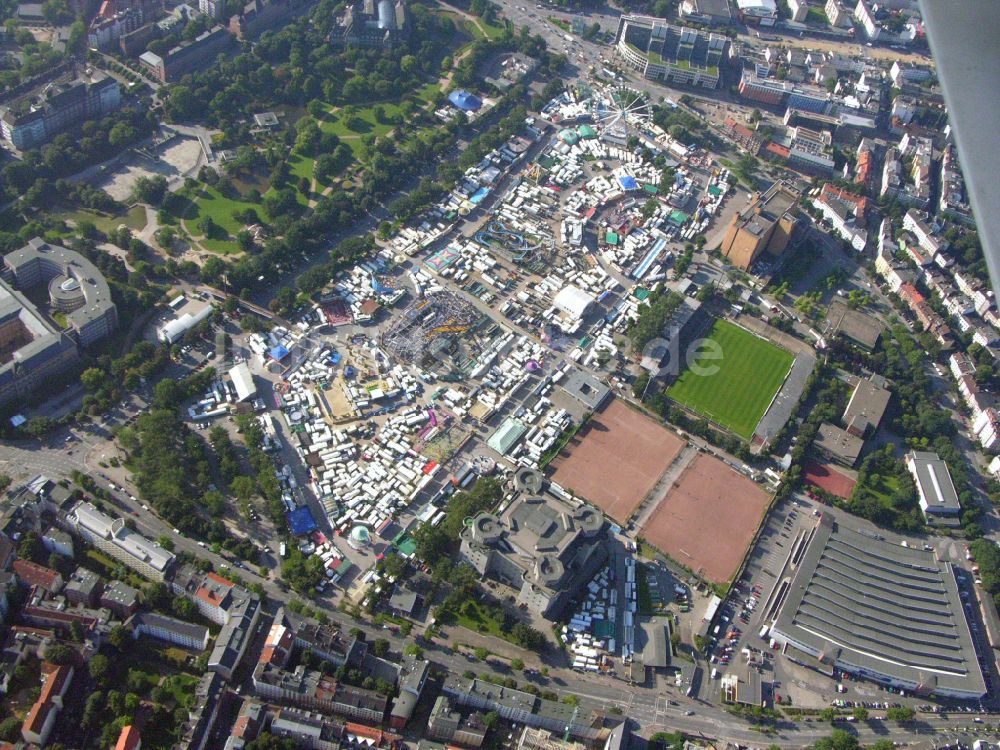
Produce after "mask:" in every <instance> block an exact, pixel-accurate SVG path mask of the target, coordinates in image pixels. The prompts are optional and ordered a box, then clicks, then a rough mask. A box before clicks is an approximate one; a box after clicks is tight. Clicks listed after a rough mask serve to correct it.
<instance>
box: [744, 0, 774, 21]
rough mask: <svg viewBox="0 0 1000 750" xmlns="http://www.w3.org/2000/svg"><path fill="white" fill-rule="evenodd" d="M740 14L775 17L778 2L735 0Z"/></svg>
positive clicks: (769, 0)
mask: <svg viewBox="0 0 1000 750" xmlns="http://www.w3.org/2000/svg"><path fill="white" fill-rule="evenodd" d="M736 7H737V8H739V11H740V15H741V16H742V15H746V16H753V17H754V18H775V17H776V16H777V15H778V4H777V3H776V2H775V0H736Z"/></svg>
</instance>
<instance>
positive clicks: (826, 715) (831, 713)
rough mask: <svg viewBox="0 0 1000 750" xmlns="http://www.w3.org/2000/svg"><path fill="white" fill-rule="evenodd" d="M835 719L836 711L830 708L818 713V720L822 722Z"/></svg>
mask: <svg viewBox="0 0 1000 750" xmlns="http://www.w3.org/2000/svg"><path fill="white" fill-rule="evenodd" d="M836 717H837V710H836V709H835V708H833V707H832V706H827V707H826V708H824V709H823V710H822V711H820V712H819V718H820V719H821V720H822V721H833V720H834V719H835V718H836Z"/></svg>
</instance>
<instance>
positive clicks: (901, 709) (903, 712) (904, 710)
mask: <svg viewBox="0 0 1000 750" xmlns="http://www.w3.org/2000/svg"><path fill="white" fill-rule="evenodd" d="M916 715H917V714H916V711H914V710H913V709H912V708H910V707H909V706H898V707H895V708H889V709H886V712H885V718H887V719H888V720H889V721H895V722H898V723H899V724H905V723H907V722H909V721H913V717H914V716H916Z"/></svg>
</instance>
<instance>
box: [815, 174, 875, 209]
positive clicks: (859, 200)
mask: <svg viewBox="0 0 1000 750" xmlns="http://www.w3.org/2000/svg"><path fill="white" fill-rule="evenodd" d="M829 197H833V198H836V199H838V200H840V201H842V202H844V203H850V204H851V205H853V206H854V214H855V216H864V215H865V211H866V210H867V209H868V199H867V198H865V197H864V196H863V195H854V194H853V193H849V192H847V191H846V190H843V189H841V188H839V187H837V186H836V185H833V184H832V183H829V182H828V183H826V184H825V185H824V186H823V191H822V192H821V193H820V198H829Z"/></svg>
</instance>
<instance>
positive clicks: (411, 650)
mask: <svg viewBox="0 0 1000 750" xmlns="http://www.w3.org/2000/svg"><path fill="white" fill-rule="evenodd" d="M403 653H404V654H406V655H407V656H412V657H413V658H414V659H423V658H424V650H423V649H422V648H420V646H418V645H417V644H416V643H410V644H409V645H407V646H406V648H404V649H403Z"/></svg>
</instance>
